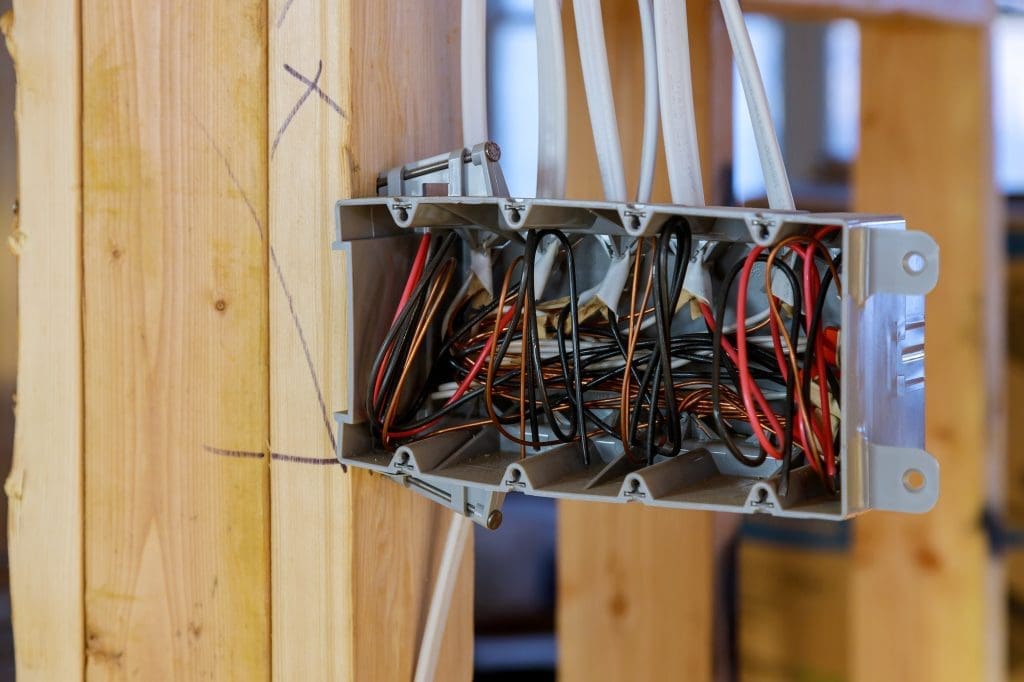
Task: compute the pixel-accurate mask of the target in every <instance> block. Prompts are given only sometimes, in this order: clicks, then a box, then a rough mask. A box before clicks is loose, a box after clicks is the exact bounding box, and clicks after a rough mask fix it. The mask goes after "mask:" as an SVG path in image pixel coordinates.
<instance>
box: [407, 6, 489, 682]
mask: <svg viewBox="0 0 1024 682" xmlns="http://www.w3.org/2000/svg"><path fill="white" fill-rule="evenodd" d="M481 4H483V3H482V2H481ZM471 530H472V521H470V520H469V519H467V518H466V517H465V516H463V515H462V514H452V523H451V525H450V526H449V527H448V538H447V539H446V540H445V543H444V554H442V555H441V565H440V567H439V568H438V574H437V580H435V581H434V594H433V595H431V597H430V610H429V611H427V624H426V627H424V628H423V641H422V642H421V643H420V653H419V656H418V657H417V659H416V674H415V676H414V677H413V680H414V682H433V680H434V676H435V675H436V674H437V661H438V658H439V657H440V655H441V642H442V641H443V640H444V630H445V624H446V623H447V622H448V611H449V610H450V608H451V605H452V594H453V593H454V592H455V584H456V583H457V582H458V580H457V578H458V576H459V564H460V563H461V561H462V554H463V551H464V550H465V549H466V540H467V539H468V538H469V533H470V531H471Z"/></svg>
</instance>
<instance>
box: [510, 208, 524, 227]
mask: <svg viewBox="0 0 1024 682" xmlns="http://www.w3.org/2000/svg"><path fill="white" fill-rule="evenodd" d="M522 219H523V214H522V213H520V212H519V209H518V208H513V209H510V210H509V212H508V220H509V222H510V223H513V224H516V223H518V222H519V221H521V220H522Z"/></svg>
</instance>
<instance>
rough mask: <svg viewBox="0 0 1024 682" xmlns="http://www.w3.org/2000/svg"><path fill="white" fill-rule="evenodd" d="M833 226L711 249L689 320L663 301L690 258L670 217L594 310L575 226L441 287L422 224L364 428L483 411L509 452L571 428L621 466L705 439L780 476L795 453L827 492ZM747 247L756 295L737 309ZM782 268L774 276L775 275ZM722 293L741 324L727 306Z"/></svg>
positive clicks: (831, 457) (442, 254) (446, 253)
mask: <svg viewBox="0 0 1024 682" xmlns="http://www.w3.org/2000/svg"><path fill="white" fill-rule="evenodd" d="M834 231H835V228H828V227H826V228H821V229H819V230H817V231H816V232H814V233H811V234H807V235H800V236H793V237H790V238H787V239H785V240H783V241H781V242H779V243H778V244H777V245H775V246H774V247H771V248H763V247H754V248H751V249H749V250H747V251H746V252H745V253H742V254H740V255H739V256H738V257H737V254H736V251H737V247H735V246H728V245H722V246H721V247H720V252H719V254H718V256H717V258H716V259H715V263H714V265H716V266H718V268H719V269H720V270H721V269H724V268H725V265H726V264H727V263H728V265H729V267H728V269H727V271H726V272H725V273H724V275H722V277H721V279H720V284H719V286H718V287H717V296H716V301H715V309H714V310H712V308H711V306H709V305H707V304H701V313H702V315H703V318H704V326H703V327H695V326H694V325H693V324H690V325H689V326H687V324H686V321H685V320H681V319H680V318H681V317H682V316H681V315H679V314H678V313H679V311H680V310H684V309H685V308H686V306H685V301H683V296H682V294H683V280H684V278H685V277H686V272H687V269H688V268H689V267H700V266H695V265H693V264H692V262H691V259H690V256H691V248H692V241H693V240H692V235H691V234H690V229H689V227H688V225H687V223H686V221H684V220H682V219H677V220H674V221H670V222H669V223H667V224H666V225H665V226H664V228H663V230H662V232H661V234H660V235H659V236H658V237H657V238H653V239H652V238H647V239H640V240H637V241H636V242H635V243H634V244H633V246H632V252H631V253H630V254H628V255H629V256H630V257H631V258H632V267H631V272H632V277H631V278H630V281H629V282H627V285H626V287H625V291H624V294H625V297H624V303H623V305H622V309H621V310H620V311H616V310H611V309H607V308H606V309H605V310H604V311H603V312H601V313H594V312H593V309H590V310H589V311H584V310H583V308H584V307H583V306H582V305H581V302H580V299H581V295H580V292H579V281H578V274H579V273H578V272H577V267H578V265H577V259H576V255H575V252H576V250H577V249H578V248H579V245H580V244H581V243H582V242H583V241H584V240H585V239H587V238H586V237H583V238H576V241H573V239H571V238H570V237H569V236H568V235H567V234H565V233H563V232H560V231H557V230H541V231H530V232H529V233H527V237H526V241H525V246H524V247H523V252H522V254H521V255H519V256H517V257H515V258H514V259H513V260H512V261H511V262H510V263H508V265H507V266H506V267H505V271H504V276H503V278H502V284H501V288H500V291H499V292H498V293H497V295H496V296H495V297H493V298H492V299H491V300H488V301H483V302H479V301H478V299H479V294H477V295H474V294H472V293H471V291H470V290H469V289H468V288H467V287H463V288H462V289H461V290H460V291H459V293H458V294H453V293H452V290H453V288H454V287H453V282H454V279H455V278H454V273H455V271H456V268H457V262H458V255H459V249H458V248H456V247H457V246H458V242H459V237H458V235H457V234H456V233H455V232H454V231H451V232H448V233H447V235H446V236H445V237H444V238H443V239H441V240H440V242H439V243H437V244H434V243H432V238H431V236H430V235H429V234H427V235H425V236H424V237H423V238H422V240H421V243H420V248H419V250H418V252H417V256H416V259H415V261H414V264H413V267H412V268H411V271H410V275H409V278H408V280H407V283H406V286H405V289H404V291H403V295H402V298H401V300H400V303H399V306H398V310H397V311H396V313H395V316H394V320H393V324H392V327H391V329H390V330H389V332H388V334H387V335H386V337H385V339H384V341H383V343H382V345H381V348H380V350H379V352H378V354H377V357H376V360H375V362H374V365H373V368H372V371H371V375H370V376H371V377H372V378H373V380H372V381H371V382H370V385H369V386H368V387H367V392H366V407H367V414H368V415H369V417H370V424H371V430H372V432H373V434H374V436H375V438H376V439H377V440H378V442H379V443H380V444H381V445H382V446H383V447H386V448H394V447H396V446H397V445H398V444H399V443H401V442H407V441H410V440H417V439H420V438H423V437H426V436H428V435H432V434H438V433H443V432H448V431H453V430H462V429H475V428H480V427H483V426H492V427H494V428H497V429H498V430H499V431H500V432H501V433H502V434H503V436H504V437H505V438H507V439H508V440H509V441H511V442H513V443H515V444H518V446H519V447H520V451H521V455H522V456H525V455H526V452H527V450H528V449H529V450H533V451H536V450H539V449H541V448H543V447H546V446H550V445H553V444H556V443H578V444H579V448H580V452H581V457H582V458H583V461H584V463H586V464H589V463H590V462H591V460H592V444H591V442H590V440H591V439H593V438H595V437H601V438H602V439H606V440H607V439H614V440H615V441H618V442H620V443H621V445H622V448H623V451H624V452H625V453H626V454H627V455H628V457H629V458H630V461H632V462H633V463H634V464H635V465H636V466H643V465H650V464H653V463H655V462H656V461H659V460H660V459H662V458H666V457H676V456H681V455H683V456H685V454H686V452H688V451H689V450H692V449H694V447H696V445H695V443H694V442H695V441H703V442H705V443H704V444H706V441H709V440H711V441H720V442H722V443H723V444H724V445H725V446H726V447H727V448H728V450H729V451H730V452H731V453H732V454H733V456H734V457H735V458H736V459H737V460H738V461H739V462H741V463H742V464H744V465H747V466H751V467H759V466H761V465H763V464H764V463H765V461H766V460H767V459H769V458H771V459H773V460H779V461H780V467H779V470H780V473H781V476H782V485H781V487H782V490H783V491H785V489H786V487H787V483H788V479H789V474H790V472H791V471H792V470H793V469H794V468H796V467H797V466H803V465H804V464H806V465H807V466H810V467H811V468H812V469H813V470H814V471H815V472H816V473H817V474H818V475H819V476H820V477H821V479H822V481H823V482H825V484H826V486H827V488H828V489H829V490H831V491H833V492H834V491H836V490H837V483H836V481H837V480H838V479H837V475H838V471H839V457H838V453H839V421H838V405H839V376H840V372H839V366H838V352H837V338H838V337H837V332H836V329H835V327H834V326H828V325H827V323H826V320H827V318H828V317H829V313H828V310H827V301H828V298H829V296H828V294H829V292H830V291H832V290H833V289H834V291H835V293H839V286H840V276H839V270H840V267H841V262H840V260H839V259H838V258H837V257H836V256H835V255H834V253H835V248H834V247H831V246H828V245H827V244H828V241H829V239H830V238H831V237H832V236H833V235H834ZM542 248H553V249H555V250H557V254H558V258H559V262H560V264H561V269H560V272H559V276H558V277H555V276H554V275H552V277H551V278H550V280H548V281H549V282H550V285H549V286H551V287H553V286H554V285H556V284H557V285H558V286H559V287H560V290H561V291H562V292H564V294H563V295H561V296H559V297H552V298H545V295H544V294H545V292H544V291H543V290H541V289H539V288H538V279H539V278H538V277H537V273H536V271H535V270H536V268H535V263H536V262H537V260H538V255H537V254H538V251H539V250H540V249H542ZM758 264H760V266H761V267H762V269H763V279H764V281H763V287H762V288H763V291H764V292H765V295H764V299H765V303H763V304H762V307H763V308H764V309H763V310H761V311H760V312H757V313H754V314H749V310H750V308H751V306H752V304H751V302H750V301H749V300H748V299H749V294H748V292H749V291H751V290H752V289H753V287H752V284H756V281H755V280H756V278H755V277H754V271H755V267H756V266H758ZM782 283H784V284H785V287H786V289H787V291H786V292H782V291H779V292H776V291H775V289H778V288H779V287H780V286H782ZM777 293H778V294H781V295H782V297H784V298H786V299H791V302H790V303H785V302H783V301H782V300H781V298H780V296H779V295H777ZM444 308H447V311H446V312H445V313H444V314H443V315H442V309H444ZM730 310H732V311H734V313H735V319H736V320H742V321H743V323H742V324H738V325H737V324H735V323H732V324H730V323H729V322H728V320H727V315H728V313H729V312H730ZM833 316H834V315H833ZM428 349H429V350H428ZM428 356H429V357H428ZM416 367H420V368H424V367H426V370H425V371H424V370H423V369H420V370H419V371H418V372H417V370H416V369H415V368H416ZM413 377H415V380H414V379H413ZM687 441H690V444H689V445H688V444H687Z"/></svg>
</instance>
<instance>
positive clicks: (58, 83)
mask: <svg viewBox="0 0 1024 682" xmlns="http://www.w3.org/2000/svg"><path fill="white" fill-rule="evenodd" d="M0 26H2V28H3V32H4V34H5V35H6V36H7V46H8V49H9V50H10V52H11V55H12V56H13V57H14V62H15V69H16V73H17V81H18V90H17V104H16V110H15V111H16V117H17V124H18V185H19V208H18V214H17V216H16V218H15V221H14V223H13V229H12V233H11V237H10V239H9V242H8V243H9V244H10V247H11V249H12V250H13V252H14V253H15V255H16V256H17V257H18V308H19V313H20V315H19V325H18V395H17V399H16V410H17V412H16V414H17V425H16V430H15V441H14V463H13V466H12V468H11V472H10V474H9V476H8V477H7V482H6V483H5V485H4V492H5V493H6V494H7V503H8V505H9V512H8V514H9V515H8V529H7V532H8V543H9V544H8V547H9V550H8V551H9V557H10V580H11V583H10V585H11V604H12V623H13V627H14V636H15V647H16V652H17V658H16V668H17V676H18V679H19V680H80V679H82V676H83V666H84V660H85V659H84V649H83V643H84V640H85V637H84V634H83V615H82V614H83V594H82V589H83V582H82V324H81V323H82V319H81V313H80V303H81V295H82V269H81V244H82V242H81V229H82V220H81V206H82V204H81V199H82V197H81V172H80V159H81V157H80V137H79V135H80V131H81V128H80V124H81V107H80V100H79V94H80V88H81V82H80V77H81V76H80V74H81V67H80V60H79V54H80V53H79V45H80V43H79V38H80V36H81V32H80V29H81V24H80V21H79V13H78V4H77V3H66V2H55V1H54V0H32V1H31V2H29V1H25V0H18V1H17V2H15V3H14V12H13V13H11V12H8V13H7V14H5V15H4V17H3V18H2V19H0ZM4 210H7V207H4Z"/></svg>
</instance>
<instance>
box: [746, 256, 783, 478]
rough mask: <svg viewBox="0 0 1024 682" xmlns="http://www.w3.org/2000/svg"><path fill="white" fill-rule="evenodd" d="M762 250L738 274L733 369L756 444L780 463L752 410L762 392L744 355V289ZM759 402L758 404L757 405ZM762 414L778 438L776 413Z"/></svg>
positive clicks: (749, 259) (765, 407)
mask: <svg viewBox="0 0 1024 682" xmlns="http://www.w3.org/2000/svg"><path fill="white" fill-rule="evenodd" d="M763 250H764V249H763V248H762V247H760V246H755V247H754V248H753V249H751V250H750V253H749V254H747V259H746V261H745V262H744V263H743V270H741V271H740V283H739V292H738V293H737V296H736V355H737V359H738V362H737V363H736V368H737V370H738V371H739V375H740V376H739V381H740V394H741V396H742V397H743V407H744V409H746V411H747V421H748V422H750V428H752V429H753V430H754V435H755V436H756V437H757V440H758V442H759V443H760V444H761V447H762V448H764V450H765V452H767V453H768V455H769V456H771V457H772V458H774V459H782V453H781V452H780V451H779V450H778V448H776V447H775V445H774V444H773V443H772V442H771V440H770V439H769V438H768V436H767V435H766V434H765V432H764V429H763V428H762V427H761V422H760V421H759V420H758V418H757V412H756V410H755V407H754V402H755V398H754V395H755V394H758V395H761V400H764V395H762V394H761V389H760V388H759V387H758V386H757V383H756V382H755V381H754V379H753V377H751V375H750V365H749V362H750V360H749V357H748V355H747V325H746V319H747V289H748V288H749V287H750V274H751V272H752V271H753V269H754V263H755V262H756V260H757V257H758V256H759V255H761V251H763ZM761 400H759V401H757V402H758V403H760V402H761ZM765 403H767V401H765ZM762 411H763V413H764V416H765V418H766V419H767V420H768V423H769V424H770V425H771V427H772V430H773V431H774V432H775V433H779V434H781V433H782V425H781V424H779V420H778V418H777V417H776V416H775V412H773V411H772V410H771V409H768V408H767V404H765V405H764V406H763V407H762Z"/></svg>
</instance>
